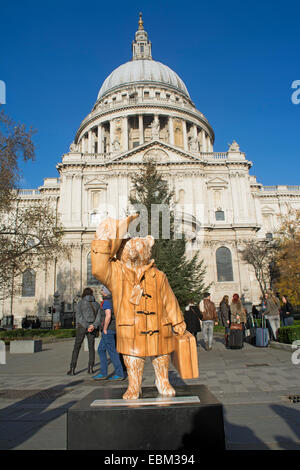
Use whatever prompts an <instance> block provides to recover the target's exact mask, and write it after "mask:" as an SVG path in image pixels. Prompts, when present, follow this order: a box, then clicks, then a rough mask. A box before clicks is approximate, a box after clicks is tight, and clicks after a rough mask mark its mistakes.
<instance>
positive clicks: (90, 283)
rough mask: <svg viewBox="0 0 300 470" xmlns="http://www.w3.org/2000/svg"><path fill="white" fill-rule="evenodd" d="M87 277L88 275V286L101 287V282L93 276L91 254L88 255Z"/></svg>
mask: <svg viewBox="0 0 300 470" xmlns="http://www.w3.org/2000/svg"><path fill="white" fill-rule="evenodd" d="M86 272H87V275H86V284H87V286H100V285H101V282H100V281H98V280H97V279H96V278H95V277H94V276H93V275H92V261H91V253H89V254H88V255H87V270H86Z"/></svg>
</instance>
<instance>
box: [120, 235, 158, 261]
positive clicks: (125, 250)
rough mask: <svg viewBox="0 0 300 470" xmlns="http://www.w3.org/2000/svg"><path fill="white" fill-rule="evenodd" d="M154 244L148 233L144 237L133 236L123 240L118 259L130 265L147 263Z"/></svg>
mask: <svg viewBox="0 0 300 470" xmlns="http://www.w3.org/2000/svg"><path fill="white" fill-rule="evenodd" d="M153 245H154V238H153V237H152V236H151V235H148V236H147V237H145V238H140V237H134V238H131V239H129V240H124V243H123V244H122V246H121V248H120V250H119V252H118V258H119V260H120V261H121V262H122V263H124V264H126V265H130V266H143V265H147V264H149V262H150V259H151V249H152V246H153Z"/></svg>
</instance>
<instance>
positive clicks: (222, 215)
mask: <svg viewBox="0 0 300 470" xmlns="http://www.w3.org/2000/svg"><path fill="white" fill-rule="evenodd" d="M215 215H216V220H217V221H220V220H225V213H224V211H220V210H218V211H216V212H215Z"/></svg>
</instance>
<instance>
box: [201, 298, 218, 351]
mask: <svg viewBox="0 0 300 470" xmlns="http://www.w3.org/2000/svg"><path fill="white" fill-rule="evenodd" d="M199 309H200V312H201V313H202V318H203V319H202V330H203V339H204V343H205V349H206V351H210V350H211V349H212V342H213V335H214V325H217V324H218V314H217V311H216V306H215V304H214V302H212V301H211V300H210V293H209V292H206V293H205V294H204V298H203V300H201V302H200V304H199Z"/></svg>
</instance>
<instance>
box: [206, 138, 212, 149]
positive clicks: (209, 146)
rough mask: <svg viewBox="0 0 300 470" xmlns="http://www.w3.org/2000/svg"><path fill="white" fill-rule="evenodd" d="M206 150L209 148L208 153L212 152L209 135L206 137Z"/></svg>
mask: <svg viewBox="0 0 300 470" xmlns="http://www.w3.org/2000/svg"><path fill="white" fill-rule="evenodd" d="M206 148H207V152H211V145H210V137H209V135H207V136H206Z"/></svg>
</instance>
